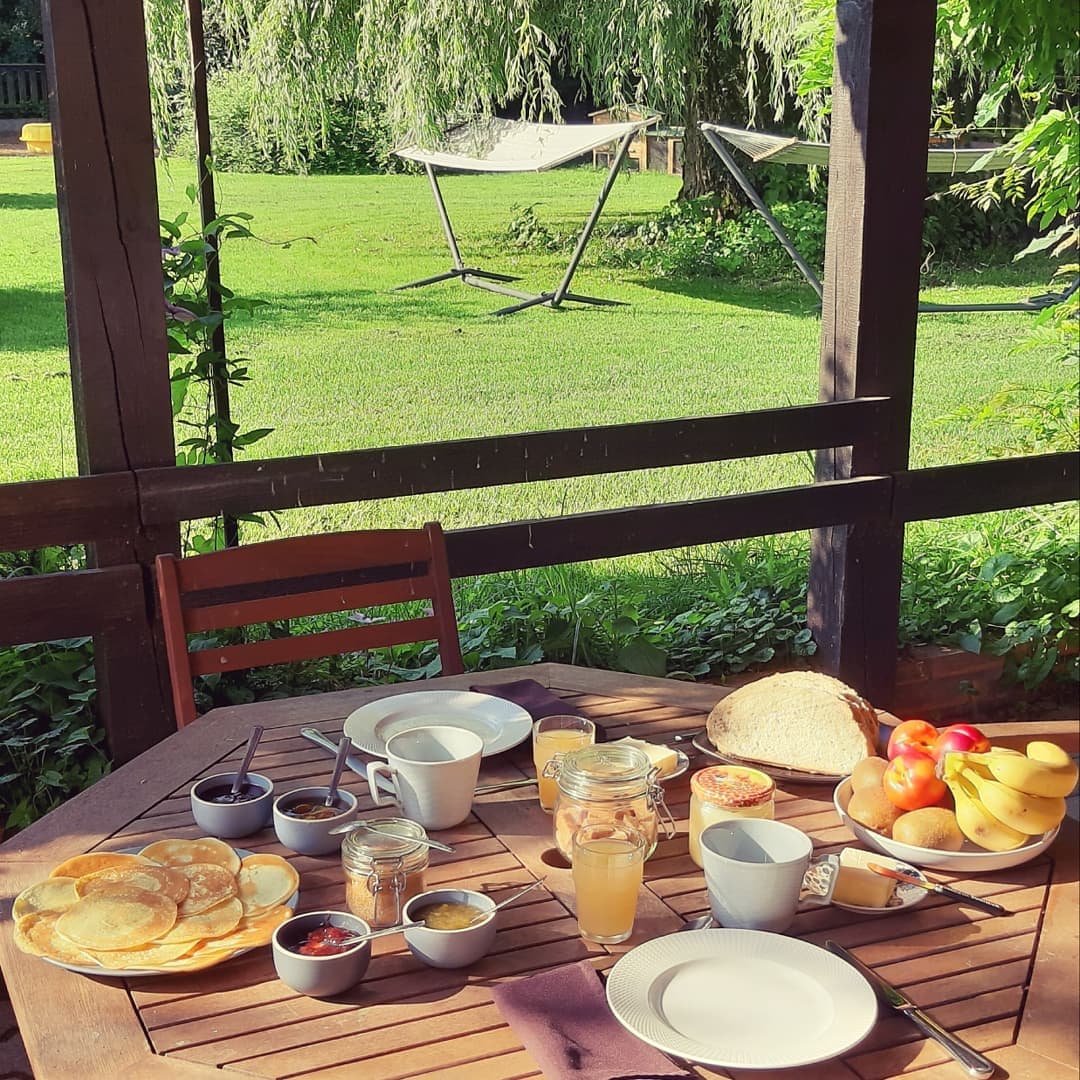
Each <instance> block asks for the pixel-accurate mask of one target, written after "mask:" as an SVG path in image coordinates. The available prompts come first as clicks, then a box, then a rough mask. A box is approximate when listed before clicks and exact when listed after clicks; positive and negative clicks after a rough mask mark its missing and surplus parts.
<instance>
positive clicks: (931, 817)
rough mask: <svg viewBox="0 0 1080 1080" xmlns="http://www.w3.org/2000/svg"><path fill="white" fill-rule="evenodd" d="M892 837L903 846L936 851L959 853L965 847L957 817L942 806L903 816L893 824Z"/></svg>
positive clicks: (910, 811) (912, 811)
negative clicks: (908, 845) (907, 845)
mask: <svg viewBox="0 0 1080 1080" xmlns="http://www.w3.org/2000/svg"><path fill="white" fill-rule="evenodd" d="M849 812H850V811H849ZM892 836H893V839H894V840H897V841H899V842H900V843H901V844H910V845H911V846H912V847H922V848H933V849H934V850H935V851H959V850H960V849H961V848H962V847H963V846H964V834H963V833H962V832H961V831H960V826H959V825H957V824H956V815H955V814H954V813H953V812H952V811H951V810H946V809H945V808H944V807H941V806H926V807H923V809H922V810H909V811H908V812H907V813H906V814H902V815H901V816H900V817H898V818H897V819H896V821H895V822H894V823H893V831H892Z"/></svg>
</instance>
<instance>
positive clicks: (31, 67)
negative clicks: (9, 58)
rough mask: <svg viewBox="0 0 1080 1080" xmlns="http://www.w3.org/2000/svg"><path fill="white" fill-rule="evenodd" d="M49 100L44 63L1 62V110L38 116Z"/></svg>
mask: <svg viewBox="0 0 1080 1080" xmlns="http://www.w3.org/2000/svg"><path fill="white" fill-rule="evenodd" d="M48 100H49V87H48V83H47V82H46V81H45V65H44V64H0V110H2V111H3V112H6V113H9V114H15V113H17V112H18V111H20V110H22V109H25V110H26V112H27V113H28V114H32V115H35V116H36V115H37V114H38V113H39V112H41V111H42V109H43V107H44V106H45V103H46V102H47V101H48Z"/></svg>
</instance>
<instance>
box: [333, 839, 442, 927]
mask: <svg viewBox="0 0 1080 1080" xmlns="http://www.w3.org/2000/svg"><path fill="white" fill-rule="evenodd" d="M368 825H370V826H371V828H370V829H368V828H365V827H364V826H368ZM376 830H377V831H376ZM426 839H427V831H426V830H425V829H424V827H423V825H420V824H418V823H417V822H415V821H410V820H409V819H408V818H372V819H370V820H368V821H357V822H355V828H354V829H353V831H352V832H350V833H348V834H347V835H346V837H345V839H344V840H343V841H342V843H341V865H342V868H343V869H344V871H345V903H346V905H347V906H348V908H349V910H350V911H351V912H352V913H353V914H354V915H357V916H359V917H360V918H361V919H363V920H364V921H365V922H366V923H368V924H369V925H370V926H372V927H380V926H394V925H395V924H396V923H399V922H401V915H402V912H403V911H404V910H405V904H406V903H407V902H408V901H409V900H411V899H412V898H413V897H414V896H418V895H419V894H420V893H422V892H423V891H424V872H425V871H426V870H427V866H428V848H427V846H426V845H425V844H424V843H422V841H424V840H426Z"/></svg>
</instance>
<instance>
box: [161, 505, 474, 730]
mask: <svg viewBox="0 0 1080 1080" xmlns="http://www.w3.org/2000/svg"><path fill="white" fill-rule="evenodd" d="M157 589H158V598H159V600H160V602H161V615H162V622H163V624H164V628H165V645H166V650H167V653H168V660H169V675H170V677H171V679H172V693H173V705H174V707H175V710H176V723H177V727H184V726H185V725H186V724H190V723H191V721H192V720H194V719H195V696H194V691H193V688H192V679H193V678H194V677H195V676H196V675H208V674H210V673H211V672H217V671H235V670H237V669H239V668H249V667H263V666H266V665H267V664H280V663H285V662H288V661H292V660H310V659H312V658H314V657H318V656H333V655H335V654H337V653H344V652H357V651H359V650H362V649H375V648H381V647H385V646H389V645H403V644H406V643H408V642H416V641H437V642H438V643H439V655H440V658H441V660H442V673H443V674H444V675H458V674H460V673H461V672H462V671H464V665H463V664H462V662H461V645H460V643H459V641H458V634H457V620H456V618H455V615H454V600H453V596H452V594H451V591H450V574H449V571H448V569H447V563H446V543H445V540H444V538H443V531H442V528H441V526H440V525H439V524H438V523H437V522H429V523H428V524H427V525H425V526H424V527H423V528H422V529H387V530H370V531H364V532H343V533H330V534H327V535H324V536H298V537H293V538H290V539H285V540H270V541H268V542H266V543H262V544H248V545H246V546H244V547H239V548H230V549H229V550H226V551H216V552H213V553H211V554H209V555H196V556H193V557H191V558H186V559H180V558H177V557H176V556H175V555H159V556H158V557H157ZM422 599H428V600H430V601H431V607H432V614H430V615H426V616H423V617H421V618H414V619H401V620H398V621H394V622H373V623H367V624H364V625H360V626H353V627H349V628H347V629H344V630H327V631H321V632H317V633H312V634H303V635H298V636H295V637H293V636H289V637H279V638H272V639H270V640H268V641H258V642H253V643H248V644H238V645H226V646H223V647H221V648H212V649H198V650H195V651H194V652H193V651H191V650H190V649H189V648H188V635H189V634H199V633H204V632H207V631H214V630H222V629H225V628H227V627H240V626H247V625H249V624H251V623H259V622H270V621H273V620H276V619H292V618H297V617H299V616H303V615H318V614H326V613H329V612H334V611H349V610H352V609H354V608H362V607H375V606H379V605H383V604H397V603H402V602H404V601H409V600H422Z"/></svg>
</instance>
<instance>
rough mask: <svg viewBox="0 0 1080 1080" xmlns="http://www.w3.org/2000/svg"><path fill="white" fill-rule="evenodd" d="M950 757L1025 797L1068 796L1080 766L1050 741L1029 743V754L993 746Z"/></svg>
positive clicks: (1049, 797)
mask: <svg viewBox="0 0 1080 1080" xmlns="http://www.w3.org/2000/svg"><path fill="white" fill-rule="evenodd" d="M1032 748H1034V753H1033V752H1032ZM948 756H949V757H950V758H956V759H959V760H960V761H962V762H963V763H964V764H965V765H967V766H969V767H971V768H973V769H974V770H975V771H976V772H978V773H979V774H980V775H982V776H983V777H985V778H990V779H994V780H997V781H999V782H1000V783H1002V784H1005V785H1006V786H1007V787H1011V788H1013V789H1014V790H1016V791H1020V792H1023V794H1025V795H1038V796H1041V797H1042V798H1045V799H1056V798H1060V797H1062V796H1065V795H1068V794H1069V792H1070V791H1072V789H1073V786H1074V785H1075V784H1076V778H1077V767H1076V763H1075V762H1074V761H1073V760H1072V758H1070V757H1069V755H1068V754H1067V753H1066V752H1065V751H1064V750H1062V749H1061V747H1059V746H1055V745H1054V744H1053V743H1049V742H1032V743H1029V744H1028V753H1027V754H1021V753H1018V752H1017V751H1015V750H1006V749H1005V748H1003V747H991V749H990V750H989V751H988V752H987V753H985V754H972V753H965V752H959V753H953V754H949V755H948ZM955 764H956V762H955V761H954V762H953V765H954V766H955Z"/></svg>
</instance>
